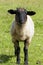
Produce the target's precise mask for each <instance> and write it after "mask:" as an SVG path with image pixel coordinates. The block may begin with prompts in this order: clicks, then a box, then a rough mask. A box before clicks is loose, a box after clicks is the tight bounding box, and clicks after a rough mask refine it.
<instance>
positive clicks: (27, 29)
mask: <svg viewBox="0 0 43 65" xmlns="http://www.w3.org/2000/svg"><path fill="white" fill-rule="evenodd" d="M11 35H12V41H13V42H15V41H16V40H18V41H24V40H26V39H27V38H28V41H29V42H31V39H32V37H33V35H34V23H33V21H32V19H31V17H30V16H29V15H27V21H26V23H25V24H23V25H22V27H20V26H18V25H17V23H16V21H13V23H12V26H11Z"/></svg>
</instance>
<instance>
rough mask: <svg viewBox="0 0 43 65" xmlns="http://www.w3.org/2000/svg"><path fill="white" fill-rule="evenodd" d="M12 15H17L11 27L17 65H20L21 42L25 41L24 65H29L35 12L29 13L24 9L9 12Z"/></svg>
mask: <svg viewBox="0 0 43 65" xmlns="http://www.w3.org/2000/svg"><path fill="white" fill-rule="evenodd" d="M8 12H9V13H10V14H15V20H13V23H12V25H11V36H12V42H13V43H14V48H15V56H16V57H17V59H16V60H17V64H20V46H19V41H24V64H25V65H28V46H29V44H30V43H31V40H32V37H33V35H34V23H33V21H32V19H31V17H30V16H32V15H35V14H36V12H34V11H27V10H26V9H24V8H17V9H16V10H13V9H10V10H8Z"/></svg>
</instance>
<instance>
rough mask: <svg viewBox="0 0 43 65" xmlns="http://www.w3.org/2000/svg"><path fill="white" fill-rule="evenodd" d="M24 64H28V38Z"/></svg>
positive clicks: (25, 45) (25, 44) (25, 46)
mask: <svg viewBox="0 0 43 65" xmlns="http://www.w3.org/2000/svg"><path fill="white" fill-rule="evenodd" d="M24 65H28V40H25V43H24Z"/></svg>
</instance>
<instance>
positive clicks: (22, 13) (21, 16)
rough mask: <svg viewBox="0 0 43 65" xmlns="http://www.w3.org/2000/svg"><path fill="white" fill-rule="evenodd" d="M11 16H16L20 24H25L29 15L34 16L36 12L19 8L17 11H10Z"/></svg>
mask: <svg viewBox="0 0 43 65" xmlns="http://www.w3.org/2000/svg"><path fill="white" fill-rule="evenodd" d="M8 12H9V13H10V14H16V15H15V19H16V22H17V23H18V24H24V23H25V22H26V20H27V15H34V14H35V12H34V11H27V10H26V9H24V8H17V10H12V9H10V10H8Z"/></svg>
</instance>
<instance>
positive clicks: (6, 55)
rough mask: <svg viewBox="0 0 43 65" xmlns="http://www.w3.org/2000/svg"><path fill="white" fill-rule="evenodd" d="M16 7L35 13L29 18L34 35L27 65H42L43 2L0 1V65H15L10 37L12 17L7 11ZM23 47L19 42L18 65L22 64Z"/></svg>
mask: <svg viewBox="0 0 43 65" xmlns="http://www.w3.org/2000/svg"><path fill="white" fill-rule="evenodd" d="M17 7H23V8H26V9H27V10H33V11H35V12H36V15H34V16H31V17H32V19H33V21H34V25H35V34H34V37H33V39H32V42H31V44H30V46H29V48H28V54H29V57H28V61H29V65H43V0H0V65H16V58H15V56H14V47H13V43H12V41H11V35H10V26H11V24H12V20H13V18H14V15H10V14H9V13H8V12H7V10H8V9H16V8H17ZM23 47H24V44H23V42H20V48H21V52H20V57H21V64H20V65H23V62H24V52H23Z"/></svg>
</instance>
